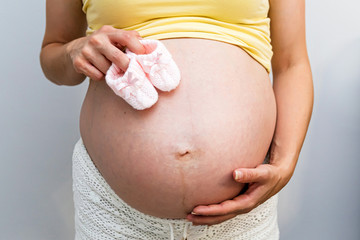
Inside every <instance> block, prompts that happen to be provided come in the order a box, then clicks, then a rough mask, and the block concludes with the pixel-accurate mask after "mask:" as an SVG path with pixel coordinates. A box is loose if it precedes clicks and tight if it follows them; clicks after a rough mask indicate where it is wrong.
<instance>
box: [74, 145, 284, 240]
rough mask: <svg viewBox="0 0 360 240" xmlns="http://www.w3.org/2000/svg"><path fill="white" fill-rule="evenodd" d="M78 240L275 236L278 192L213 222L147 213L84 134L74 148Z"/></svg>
mask: <svg viewBox="0 0 360 240" xmlns="http://www.w3.org/2000/svg"><path fill="white" fill-rule="evenodd" d="M73 192H74V205H75V230H76V235H75V240H114V239H131V240H181V239H187V240H195V239H196V240H208V239H215V240H277V239H279V230H278V225H277V195H276V196H274V197H272V198H270V199H269V200H268V201H267V202H265V203H264V204H262V205H260V206H258V207H257V208H255V209H254V210H252V211H251V212H250V213H247V214H242V215H238V216H237V217H235V218H233V219H230V220H228V221H225V222H223V223H221V224H217V225H213V226H193V225H192V224H191V222H188V221H186V220H184V219H163V218H157V217H153V216H150V215H146V214H143V213H141V212H139V211H137V210H136V209H134V208H132V207H130V206H129V205H128V204H126V203H125V202H124V201H123V200H121V199H120V198H119V197H118V196H117V195H116V194H115V192H114V191H113V190H112V189H111V188H110V186H109V185H108V184H107V182H106V181H105V179H104V178H103V177H102V176H101V174H100V172H99V171H98V169H97V168H96V166H95V165H94V164H93V162H92V160H91V159H90V156H89V155H88V153H87V151H86V148H85V146H84V144H83V142H82V139H80V140H79V141H78V142H77V143H76V145H75V148H74V153H73Z"/></svg>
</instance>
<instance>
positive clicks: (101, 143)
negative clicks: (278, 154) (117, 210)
mask: <svg viewBox="0 0 360 240" xmlns="http://www.w3.org/2000/svg"><path fill="white" fill-rule="evenodd" d="M189 41H191V44H189V43H190V42H189ZM163 43H164V44H165V45H166V46H167V48H168V50H169V51H170V52H171V53H172V55H173V58H174V60H175V62H176V63H177V64H178V66H179V68H180V71H181V74H182V78H181V83H180V85H179V86H178V87H177V89H176V90H175V91H172V92H159V100H158V102H157V103H156V104H155V105H154V106H153V107H151V108H150V109H147V110H142V111H137V110H134V109H132V108H131V107H130V106H129V105H128V104H126V103H125V102H124V101H123V100H122V99H121V98H119V97H118V96H116V95H115V94H113V92H112V91H111V89H109V87H108V86H107V85H106V83H105V82H96V83H95V82H91V84H90V86H89V90H88V93H87V95H86V98H85V100H84V103H83V107H82V112H81V118H80V130H81V136H82V138H83V141H84V144H85V146H86V148H87V150H88V152H89V155H90V156H91V158H92V160H93V162H94V164H95V165H96V166H97V168H98V169H99V171H100V172H101V174H102V175H103V177H104V178H105V180H106V181H107V182H108V183H109V185H110V186H111V187H112V188H113V190H114V191H115V192H116V193H117V194H118V195H119V196H120V197H121V198H122V199H123V200H124V201H125V202H127V203H128V204H129V205H130V206H132V207H134V208H136V209H138V210H140V211H142V212H144V213H147V214H150V215H153V216H157V217H166V218H183V217H185V216H186V215H187V214H188V213H189V212H191V210H192V208H193V207H195V206H196V205H199V204H211V203H217V202H221V201H223V200H225V199H229V198H232V197H234V196H236V195H237V194H239V192H240V191H241V189H242V185H240V184H238V183H236V182H235V181H234V180H233V179H232V171H233V170H234V169H235V168H238V167H254V166H256V165H258V164H260V163H261V162H262V161H263V159H264V157H265V154H266V152H267V150H268V147H269V145H270V142H271V139H272V135H273V131H274V126H275V114H276V110H275V101H274V96H273V93H272V89H271V85H270V82H269V79H268V75H267V73H266V71H265V70H264V69H263V67H262V66H261V65H259V64H258V63H257V62H255V61H254V60H253V59H252V58H251V57H250V56H249V55H247V54H246V53H245V52H244V51H242V50H241V49H239V48H237V47H235V46H232V45H229V44H225V43H220V42H216V41H210V40H201V39H186V40H185V39H171V40H166V41H163ZM204 53H205V54H204Z"/></svg>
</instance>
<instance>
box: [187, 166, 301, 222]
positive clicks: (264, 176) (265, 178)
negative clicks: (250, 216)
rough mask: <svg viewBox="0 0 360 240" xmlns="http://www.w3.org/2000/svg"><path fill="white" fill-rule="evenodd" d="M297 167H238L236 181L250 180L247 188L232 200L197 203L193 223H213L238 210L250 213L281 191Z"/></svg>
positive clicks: (231, 215) (190, 219)
mask: <svg viewBox="0 0 360 240" xmlns="http://www.w3.org/2000/svg"><path fill="white" fill-rule="evenodd" d="M293 171H294V168H293V169H289V168H282V166H277V165H273V164H261V165H259V166H257V167H256V168H239V169H236V170H235V171H234V172H233V177H234V179H235V181H237V182H239V183H249V186H248V189H247V190H246V191H245V192H244V193H243V194H240V195H239V196H237V197H235V198H234V199H231V200H226V201H224V202H221V203H219V204H211V205H208V206H197V207H195V208H194V209H193V212H192V214H189V215H188V216H187V219H188V220H189V221H191V222H192V223H193V224H194V225H213V224H218V223H221V222H223V221H226V220H228V219H230V218H233V217H235V216H237V215H238V214H243V213H248V212H250V211H251V210H252V209H254V208H256V207H257V206H259V205H260V204H262V203H264V202H265V201H266V200H268V199H269V198H270V197H272V196H273V195H275V194H276V193H278V192H279V191H280V190H281V189H282V188H283V187H284V186H285V185H286V184H287V183H288V181H289V180H290V178H291V176H292V174H293Z"/></svg>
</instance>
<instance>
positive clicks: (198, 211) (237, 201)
mask: <svg viewBox="0 0 360 240" xmlns="http://www.w3.org/2000/svg"><path fill="white" fill-rule="evenodd" d="M265 193H266V189H265V188H264V187H262V185H260V184H256V183H255V184H252V185H251V186H250V187H249V189H248V190H247V191H246V192H245V193H244V194H241V195H239V196H237V197H235V198H233V199H231V200H226V201H224V202H221V203H219V204H211V205H203V206H197V207H195V208H194V209H193V213H194V215H195V216H196V215H207V216H218V215H228V214H241V213H247V212H249V211H251V210H252V209H253V208H254V207H256V206H257V205H259V202H260V201H261V197H262V196H263V195H264V194H265Z"/></svg>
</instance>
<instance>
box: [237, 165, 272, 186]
mask: <svg viewBox="0 0 360 240" xmlns="http://www.w3.org/2000/svg"><path fill="white" fill-rule="evenodd" d="M272 176H273V169H272V166H271V165H269V164H261V165H259V166H257V167H256V168H238V169H235V170H234V172H233V178H234V179H235V181H237V182H239V183H252V182H266V181H268V179H270V178H272Z"/></svg>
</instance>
